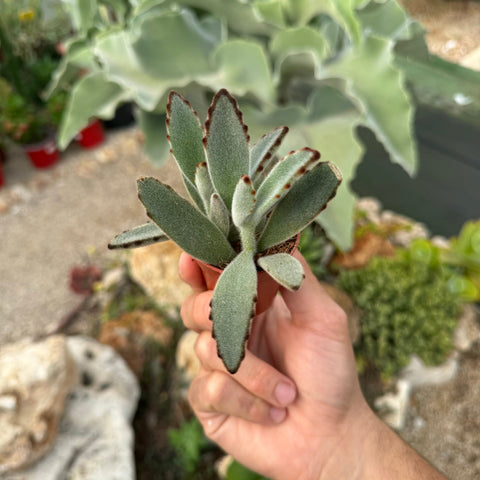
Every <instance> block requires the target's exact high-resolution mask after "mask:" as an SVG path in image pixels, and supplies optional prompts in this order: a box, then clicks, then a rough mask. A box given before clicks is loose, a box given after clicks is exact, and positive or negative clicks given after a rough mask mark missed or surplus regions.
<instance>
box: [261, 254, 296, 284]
mask: <svg viewBox="0 0 480 480" xmlns="http://www.w3.org/2000/svg"><path fill="white" fill-rule="evenodd" d="M257 263H258V264H259V265H260V267H262V268H263V269H264V270H265V271H266V272H267V273H268V274H269V275H270V276H271V277H272V278H273V279H274V280H275V281H276V282H278V283H279V284H280V285H282V286H283V287H285V288H287V289H288V290H292V291H293V290H298V289H299V288H300V286H301V285H302V282H303V279H304V278H305V274H304V273H303V267H302V264H301V263H300V262H299V261H298V260H297V259H296V258H294V257H292V256H291V255H289V254H288V253H276V254H274V255H267V256H265V257H260V258H259V259H258V260H257Z"/></svg>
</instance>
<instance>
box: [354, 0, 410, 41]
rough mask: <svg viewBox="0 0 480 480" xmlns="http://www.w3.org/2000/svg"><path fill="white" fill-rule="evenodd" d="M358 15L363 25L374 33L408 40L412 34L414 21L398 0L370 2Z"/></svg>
mask: <svg viewBox="0 0 480 480" xmlns="http://www.w3.org/2000/svg"><path fill="white" fill-rule="evenodd" d="M357 16H358V19H359V20H360V22H361V24H362V27H363V28H364V29H365V30H369V31H370V32H371V33H373V34H374V35H379V36H382V37H387V38H392V39H395V40H406V39H408V38H410V37H411V35H412V28H411V27H412V25H413V24H414V21H413V19H412V18H410V17H409V16H408V15H407V13H406V12H405V10H404V9H403V8H402V6H401V5H400V3H399V2H398V1H397V0H386V1H383V2H369V3H368V4H367V5H366V6H365V7H364V8H362V9H360V10H358V12H357Z"/></svg>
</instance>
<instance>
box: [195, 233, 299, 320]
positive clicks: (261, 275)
mask: <svg viewBox="0 0 480 480" xmlns="http://www.w3.org/2000/svg"><path fill="white" fill-rule="evenodd" d="M299 241H300V234H299V235H297V238H296V240H295V245H294V247H293V249H292V251H291V252H290V254H293V253H294V252H295V250H296V249H297V246H298V242H299ZM195 261H196V262H197V263H198V265H199V266H200V269H201V270H202V273H203V278H204V279H205V284H206V285H207V288H208V289H209V290H213V289H214V288H215V285H216V283H217V280H218V277H220V275H221V273H222V272H223V270H222V269H221V268H218V267H214V266H213V265H210V264H208V263H204V262H201V261H200V260H196V259H195ZM257 282H258V283H257V308H256V311H255V314H256V315H260V314H261V313H263V312H265V311H267V310H268V309H269V308H270V307H271V305H272V303H273V300H274V299H275V297H276V295H277V293H278V290H279V288H280V285H279V284H278V283H277V282H276V281H275V280H274V279H273V278H272V277H271V276H270V275H269V274H268V273H267V272H264V271H261V272H258V274H257Z"/></svg>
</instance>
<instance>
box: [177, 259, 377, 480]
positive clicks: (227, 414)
mask: <svg viewBox="0 0 480 480" xmlns="http://www.w3.org/2000/svg"><path fill="white" fill-rule="evenodd" d="M295 256H296V257H297V258H298V259H299V260H300V261H301V262H302V264H303V266H304V270H305V274H306V278H305V281H304V284H303V285H302V287H301V288H300V290H299V291H297V292H290V291H288V290H285V289H281V294H282V295H281V296H277V298H276V299H275V302H274V304H273V306H272V308H271V309H270V310H268V311H267V312H265V313H264V314H261V315H259V316H257V317H255V319H254V321H253V325H252V331H251V335H250V338H249V340H248V348H247V351H246V354H245V358H244V360H243V362H242V364H241V366H240V368H239V370H238V372H237V373H236V374H235V375H231V374H229V373H228V372H227V371H226V369H225V367H224V366H223V363H222V361H221V360H220V358H218V356H217V350H216V343H215V340H213V339H212V336H211V328H212V324H211V321H210V320H209V318H208V317H209V310H210V309H209V303H210V299H211V296H212V292H211V291H206V290H205V284H204V281H203V277H202V274H201V271H200V269H199V267H198V265H197V264H196V262H194V261H193V260H192V258H191V257H189V256H188V255H187V254H183V255H182V257H181V259H180V276H181V277H182V279H183V280H184V281H186V282H187V283H189V284H190V285H191V286H192V287H193V289H194V292H195V293H194V294H193V295H192V296H190V297H189V298H188V299H187V300H186V301H185V303H184V304H183V306H182V318H183V321H184V323H185V325H186V326H187V328H190V329H193V330H195V331H197V332H199V333H200V336H199V338H198V340H197V344H196V353H197V355H198V357H199V359H200V362H201V365H202V367H201V371H200V373H199V375H198V376H197V377H196V378H195V379H194V380H193V381H192V384H191V387H190V391H189V400H190V403H191V405H192V408H193V410H194V412H195V414H196V415H197V417H198V419H199V420H200V422H201V423H202V425H203V427H204V429H205V433H206V435H207V436H208V437H209V438H211V439H212V440H213V441H215V442H216V443H217V444H218V445H220V446H221V447H222V448H223V449H224V450H225V451H227V452H229V453H231V454H232V455H233V456H234V457H235V458H236V459H237V460H238V461H239V462H240V463H242V464H243V465H245V466H247V467H249V468H251V469H252V470H255V471H256V472H259V473H261V474H263V475H265V476H267V477H270V478H274V479H296V480H297V479H320V478H323V477H324V475H325V472H326V471H328V470H329V467H330V465H329V464H331V463H332V462H333V463H334V462H335V459H338V458H340V459H341V458H345V455H346V454H347V452H348V453H350V454H351V455H352V456H353V457H355V458H357V457H361V455H362V452H361V451H360V450H361V449H358V451H352V450H354V449H355V448H356V446H357V445H358V444H360V445H361V444H362V442H361V439H360V436H364V435H365V434H366V432H365V429H368V428H369V425H370V424H371V423H372V422H373V421H374V416H373V414H372V412H371V410H370V409H369V408H368V406H367V405H366V402H365V400H364V397H363V395H362V393H361V391H360V386H359V383H358V378H357V372H356V367H355V359H354V355H353V350H352V346H351V342H350V336H349V331H348V325H347V318H346V315H345V313H344V312H343V310H341V308H340V307H339V306H338V305H337V304H336V303H335V302H333V300H332V299H331V298H330V297H329V296H328V294H327V293H326V292H325V291H324V290H323V288H322V287H321V286H320V285H319V283H318V281H317V280H316V278H315V277H314V275H313V274H312V272H311V271H310V268H309V267H308V265H307V264H306V262H305V260H304V259H303V257H302V256H301V255H300V254H299V253H296V254H295ZM357 441H358V442H357ZM333 470H335V468H333ZM350 473H351V474H352V475H351V476H350V477H345V478H354V476H353V473H354V472H350ZM325 478H327V477H325ZM330 478H332V477H330ZM338 478H339V477H338Z"/></svg>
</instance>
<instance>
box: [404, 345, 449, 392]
mask: <svg viewBox="0 0 480 480" xmlns="http://www.w3.org/2000/svg"><path fill="white" fill-rule="evenodd" d="M457 372H458V354H457V352H453V353H452V354H451V355H450V357H449V358H448V359H447V360H446V361H445V362H444V363H442V365H438V366H436V367H427V366H425V364H424V363H423V362H422V360H421V359H420V358H418V357H417V356H416V355H412V357H411V358H410V363H409V364H408V365H407V366H406V367H405V368H404V369H403V370H402V372H401V373H400V378H401V379H402V380H406V381H407V382H409V383H410V385H411V386H412V388H416V387H421V386H424V385H440V384H442V383H446V382H449V381H450V380H452V379H453V378H454V377H455V375H456V374H457Z"/></svg>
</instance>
